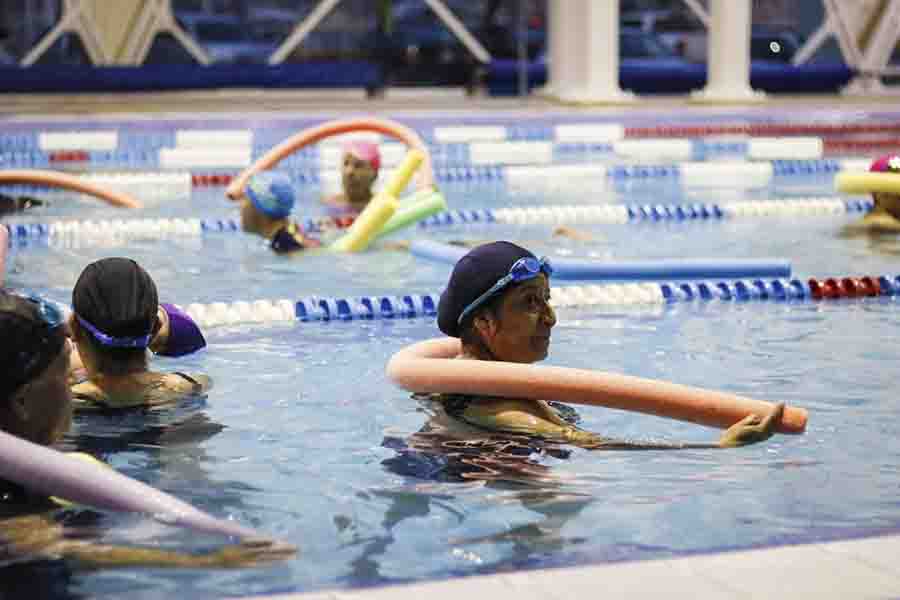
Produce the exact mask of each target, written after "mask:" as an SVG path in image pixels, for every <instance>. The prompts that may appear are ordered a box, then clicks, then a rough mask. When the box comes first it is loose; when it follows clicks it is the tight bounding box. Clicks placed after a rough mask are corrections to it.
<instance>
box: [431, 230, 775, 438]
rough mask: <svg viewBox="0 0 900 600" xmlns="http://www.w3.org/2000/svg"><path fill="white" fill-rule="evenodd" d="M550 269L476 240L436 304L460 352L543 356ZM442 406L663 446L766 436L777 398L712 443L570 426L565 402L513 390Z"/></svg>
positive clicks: (500, 425) (513, 358)
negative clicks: (520, 395)
mask: <svg viewBox="0 0 900 600" xmlns="http://www.w3.org/2000/svg"><path fill="white" fill-rule="evenodd" d="M552 274H553V269H552V267H551V265H550V262H549V261H548V260H547V259H546V258H540V259H538V258H537V257H536V256H535V255H534V254H532V253H531V252H529V251H528V250H526V249H525V248H522V247H520V246H517V245H515V244H513V243H511V242H502V241H501V242H492V243H489V244H484V245H482V246H478V247H476V248H474V249H473V250H471V251H470V252H469V253H468V254H466V255H465V256H463V257H462V258H461V259H460V260H459V262H457V263H456V266H455V267H454V269H453V273H452V274H451V276H450V281H449V282H448V283H447V289H446V290H445V291H444V293H443V294H441V299H440V303H439V304H438V327H439V328H440V330H441V331H442V332H444V333H445V334H447V335H449V336H451V337H457V338H460V341H461V342H462V352H461V354H460V356H459V358H460V359H468V360H500V361H508V362H516V363H533V362H537V361H540V360H543V359H544V358H546V357H547V352H548V350H549V347H550V335H551V331H552V329H553V327H554V325H556V313H555V312H554V311H553V308H552V307H551V306H550V277H551V276H552ZM435 399H437V400H438V401H440V402H441V403H442V404H443V407H444V410H445V412H447V414H449V415H450V416H453V417H455V418H457V419H459V420H461V421H463V422H465V423H467V424H469V425H473V426H476V427H480V428H482V429H487V430H491V431H501V432H508V433H513V434H526V435H533V436H537V437H541V438H545V439H548V440H552V441H563V442H568V443H571V444H575V445H578V446H582V447H585V448H598V449H600V448H607V449H614V448H621V449H667V448H698V447H699V448H708V447H731V446H741V445H745V444H750V443H754V442H758V441H761V440H765V439H767V438H769V437H771V435H772V433H773V431H774V428H775V426H776V425H777V424H778V422H779V421H780V419H781V414H782V412H783V410H784V405H777V406H776V407H775V408H774V409H773V410H772V412H771V413H770V414H768V415H766V416H765V417H760V416H756V415H750V416H749V417H747V418H746V419H743V420H742V421H740V422H738V423H737V424H735V425H733V426H732V427H730V428H729V429H728V430H726V431H725V432H724V433H723V434H722V436H721V438H720V439H719V441H718V442H717V443H715V444H680V443H672V444H659V443H646V444H645V443H640V442H627V441H619V440H613V439H608V438H604V437H601V436H599V435H597V434H594V433H591V432H588V431H585V430H583V429H580V428H578V427H576V426H575V425H574V424H573V421H577V416H576V417H574V418H573V416H572V415H573V414H574V411H573V410H572V409H570V408H569V407H567V406H563V405H558V404H555V403H548V402H545V401H532V400H523V399H513V398H494V397H474V396H465V395H461V394H450V395H448V394H444V395H439V396H438V397H437V398H435Z"/></svg>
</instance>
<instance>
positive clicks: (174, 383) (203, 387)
mask: <svg viewBox="0 0 900 600" xmlns="http://www.w3.org/2000/svg"><path fill="white" fill-rule="evenodd" d="M211 387H212V380H211V379H210V377H209V376H207V375H203V374H199V373H191V374H188V373H181V372H176V373H142V374H141V376H140V377H139V378H137V379H136V380H135V381H133V382H132V385H131V386H129V387H128V389H118V390H109V389H104V387H103V386H100V385H97V384H96V383H95V382H93V381H85V382H83V383H80V384H78V385H75V386H72V402H73V404H74V406H75V409H76V410H105V409H120V408H137V407H141V406H155V405H158V404H168V403H171V402H178V401H179V400H182V399H184V398H187V397H189V396H195V395H199V394H204V393H206V392H207V391H209V389H210V388H211Z"/></svg>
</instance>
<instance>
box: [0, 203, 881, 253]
mask: <svg viewBox="0 0 900 600" xmlns="http://www.w3.org/2000/svg"><path fill="white" fill-rule="evenodd" d="M871 209H872V201H871V200H865V199H849V200H844V199H841V198H804V199H798V200H757V201H749V202H734V203H729V204H654V205H649V204H645V205H633V204H629V205H622V204H617V205H603V206H591V205H570V206H561V205H559V206H537V207H510V208H495V209H492V208H482V209H473V210H451V211H446V212H442V213H439V214H437V215H434V216H432V217H429V218H427V219H425V220H423V221H421V222H419V227H421V228H433V227H442V226H453V225H464V224H468V225H471V224H486V223H491V224H494V223H495V224H507V225H537V224H555V225H567V224H568V225H574V224H578V225H601V224H617V223H622V224H624V223H644V222H660V221H721V220H726V219H739V218H756V217H784V218H789V217H799V216H831V215H844V214H849V213H862V212H868V211H870V210H871ZM327 221H328V218H327V217H307V218H303V219H299V220H298V222H299V223H300V224H301V225H302V226H303V227H304V228H305V229H306V230H307V231H317V230H319V229H321V228H322V226H323V223H326V222H327ZM6 226H7V227H8V229H9V233H10V243H12V242H14V241H16V242H25V241H33V240H43V239H50V238H79V239H90V238H110V237H141V238H152V237H177V236H185V237H187V236H195V237H196V236H201V235H205V234H212V233H229V232H238V231H241V225H240V222H239V221H238V220H236V219H177V218H176V219H109V220H98V221H90V220H84V221H79V220H61V221H54V222H50V223H15V222H13V223H7V224H6Z"/></svg>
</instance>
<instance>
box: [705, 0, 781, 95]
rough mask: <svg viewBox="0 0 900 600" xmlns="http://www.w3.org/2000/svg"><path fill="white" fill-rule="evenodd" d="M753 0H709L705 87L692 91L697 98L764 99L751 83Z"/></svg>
mask: <svg viewBox="0 0 900 600" xmlns="http://www.w3.org/2000/svg"><path fill="white" fill-rule="evenodd" d="M750 12H751V0H710V29H709V32H708V35H709V43H708V44H707V50H706V52H707V59H706V67H707V69H706V70H707V79H706V87H705V88H704V89H703V90H700V91H699V92H695V93H694V94H692V97H693V99H694V100H696V101H698V102H761V101H763V100H765V94H764V93H762V92H757V91H755V90H753V89H752V88H751V87H750Z"/></svg>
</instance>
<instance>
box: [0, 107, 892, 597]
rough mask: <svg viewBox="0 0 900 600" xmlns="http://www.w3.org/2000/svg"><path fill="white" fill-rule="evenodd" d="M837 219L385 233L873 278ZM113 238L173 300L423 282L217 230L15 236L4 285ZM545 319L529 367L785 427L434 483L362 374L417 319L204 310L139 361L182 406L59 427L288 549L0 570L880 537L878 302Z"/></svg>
mask: <svg viewBox="0 0 900 600" xmlns="http://www.w3.org/2000/svg"><path fill="white" fill-rule="evenodd" d="M795 117H796V115H795ZM851 117H852V115H848V119H849V118H851ZM831 186H832V183H831V178H830V177H829V176H824V175H823V176H811V177H805V178H792V179H789V180H782V181H778V182H777V183H776V186H773V187H769V188H766V189H749V190H746V189H742V188H741V186H739V185H735V186H729V187H727V188H712V189H689V188H682V187H679V186H676V185H673V184H672V182H671V181H666V180H659V181H641V182H631V183H628V182H626V183H622V184H619V185H608V183H605V182H592V181H589V180H588V181H573V182H571V185H568V186H560V187H559V189H557V190H555V191H553V192H549V193H546V192H540V191H538V190H531V191H528V192H521V191H517V192H510V191H508V190H507V189H505V188H504V187H502V186H498V185H490V184H469V185H463V184H457V185H451V186H447V187H446V188H444V192H445V195H446V196H447V198H448V200H449V201H450V202H451V204H452V205H453V206H454V207H455V208H483V207H501V206H508V205H528V204H541V203H543V204H567V203H597V204H600V203H622V202H629V203H631V202H636V203H644V202H654V203H659V202H672V203H681V202H719V201H721V202H729V201H738V200H742V199H751V198H763V197H789V196H797V197H801V196H810V195H821V196H827V195H832V194H833V190H832V187H831ZM304 197H305V203H304V205H303V206H301V207H299V208H298V209H297V211H296V212H298V213H300V214H304V215H306V214H315V213H317V212H321V209H320V208H319V207H317V206H316V205H315V204H314V201H313V193H312V192H307V193H306V194H305V195H304ZM53 198H55V199H56V201H54V202H53V203H52V205H51V206H49V207H47V208H44V209H41V210H40V211H39V212H38V213H36V214H34V215H33V216H32V217H30V218H31V219H33V220H37V221H42V222H47V221H52V220H53V219H57V218H63V217H73V216H74V217H77V218H80V219H87V218H101V217H103V216H108V211H107V210H106V209H103V208H99V207H97V206H96V205H95V204H94V203H92V202H89V201H79V200H75V199H72V198H69V197H66V196H63V195H54V196H53ZM145 215H146V216H151V217H156V216H165V217H185V216H194V217H233V216H235V213H234V209H233V207H232V206H231V205H229V204H228V203H226V202H225V201H224V200H222V196H221V190H220V189H219V190H197V191H195V193H194V194H193V196H192V197H191V198H190V200H189V201H183V200H182V201H171V202H166V201H165V199H163V201H161V202H158V203H156V204H155V206H153V207H150V208H148V209H147V210H146V211H145V213H144V215H142V216H145ZM852 218H853V217H852V216H822V217H806V218H804V220H798V219H796V218H795V219H793V220H790V219H784V218H755V219H745V220H741V221H729V222H700V223H697V222H686V223H645V224H627V225H602V226H601V225H597V226H587V227H581V229H583V230H585V231H587V232H589V233H590V234H591V235H592V236H593V239H591V240H590V241H586V242H576V241H572V240H560V239H556V238H554V237H553V236H552V235H551V229H552V227H551V226H549V225H529V226H512V225H504V226H498V225H492V226H488V225H480V226H464V227H455V228H447V229H430V230H427V232H425V231H421V232H420V231H416V230H413V231H412V232H411V233H413V234H415V235H427V236H429V237H432V238H435V239H500V238H507V239H513V240H525V241H527V242H528V245H529V246H531V247H532V248H533V249H534V250H535V251H536V252H538V253H545V254H548V255H550V256H551V257H552V256H566V257H569V256H581V257H594V258H596V259H598V260H614V259H634V258H662V257H665V258H672V257H735V258H754V257H783V258H789V259H791V260H792V262H793V265H794V273H795V275H796V276H799V277H808V276H815V277H824V276H832V275H837V276H844V275H864V274H874V275H880V274H889V275H896V274H897V269H896V264H897V254H898V252H900V245H898V244H896V243H894V242H893V241H892V240H879V241H869V240H865V239H863V240H855V239H844V238H841V237H839V236H838V235H837V232H838V230H839V229H840V227H841V225H843V224H845V223H847V222H849V220H850V219H852ZM400 237H402V236H400ZM123 254H124V255H128V256H131V257H133V258H135V259H136V260H138V261H139V262H140V263H141V264H143V265H144V266H145V267H146V268H147V269H148V271H149V272H150V273H151V274H152V275H153V277H154V278H155V280H156V282H157V285H158V287H159V289H160V296H161V298H163V299H165V300H167V301H173V302H176V303H179V304H182V305H186V304H189V303H192V302H202V303H210V302H216V301H225V302H231V301H235V300H241V299H243V300H255V299H261V298H265V299H275V298H292V299H298V298H301V297H304V296H310V295H329V296H331V295H340V296H354V295H364V294H365V295H370V294H372V295H374V294H391V295H397V294H401V293H425V292H434V291H439V290H440V289H441V287H442V285H443V284H444V283H445V282H446V278H447V276H448V274H449V267H448V266H446V265H439V264H432V263H427V262H422V261H421V260H417V259H415V258H413V257H411V256H410V255H408V254H407V253H404V252H396V251H395V252H386V251H385V252H379V253H378V254H377V255H373V254H364V255H359V256H338V257H333V256H329V257H323V256H318V257H317V256H310V257H305V258H303V259H285V258H280V257H276V256H274V255H272V254H271V253H270V252H269V251H268V250H267V249H266V248H265V246H264V244H262V243H261V242H259V241H257V240H256V239H253V238H250V237H248V236H244V235H242V234H233V233H232V234H216V235H209V236H206V237H200V238H179V239H168V240H165V241H159V240H153V239H145V240H141V239H136V240H130V241H128V242H127V243H126V242H122V241H112V242H110V241H107V242H104V243H100V242H98V241H97V240H90V241H88V240H82V241H80V242H75V241H69V242H59V243H57V242H52V243H50V244H40V243H37V244H29V245H27V246H25V247H22V248H18V249H16V251H15V252H14V254H13V256H12V269H13V270H12V272H11V274H10V275H9V276H8V279H9V280H10V281H11V283H13V284H15V285H21V286H25V287H30V288H33V289H35V290H37V291H39V292H42V293H45V294H46V295H48V296H50V297H52V298H54V299H56V300H59V301H64V302H67V301H68V293H69V291H70V290H71V288H72V285H73V284H74V282H75V279H76V278H77V276H78V273H79V272H80V270H81V268H82V267H83V266H84V265H85V264H87V263H88V262H90V261H92V260H96V259H97V258H100V257H103V256H111V255H123ZM376 256H377V260H376V259H375V258H376ZM558 314H559V324H558V325H557V327H556V328H555V329H554V332H553V342H552V346H551V353H550V357H549V359H548V361H547V362H548V363H550V364H555V365H566V366H572V367H580V368H592V369H603V370H610V371H616V372H623V373H628V374H632V375H638V376H642V377H650V378H659V379H665V380H670V381H676V382H679V383H684V384H690V385H697V386H702V387H708V388H713V389H722V390H728V391H731V392H735V393H739V394H744V395H748V396H751V397H756V398H760V399H766V400H772V401H776V400H783V401H786V402H788V403H789V404H793V405H797V406H802V407H805V408H807V409H808V410H809V412H810V421H809V427H808V430H807V432H806V434H805V435H801V436H778V437H775V438H773V439H772V440H770V441H769V442H766V443H761V444H758V445H755V446H752V447H748V448H743V449H737V450H725V451H713V450H690V451H678V452H657V451H654V452H590V451H585V450H581V449H577V448H574V449H562V450H561V451H553V452H549V453H547V454H544V455H538V454H533V455H531V456H527V457H522V456H520V457H517V458H508V459H507V460H504V461H502V462H501V464H499V465H495V467H496V470H497V471H498V472H499V474H497V473H495V474H494V475H492V476H490V477H488V476H486V475H485V471H484V470H483V469H482V470H481V471H478V470H476V471H474V475H473V476H470V477H468V478H465V479H462V480H460V478H458V477H454V476H453V475H454V473H456V474H458V473H459V470H460V464H459V462H460V461H459V460H458V459H454V456H451V455H452V454H454V453H453V452H451V451H449V450H447V449H446V446H444V447H441V446H440V445H439V444H437V445H436V446H435V447H431V448H430V450H429V451H420V452H414V451H411V450H410V448H409V446H410V444H412V443H414V442H413V441H412V440H416V439H421V438H420V437H419V438H417V437H415V435H414V434H416V433H417V432H419V431H420V430H421V429H422V428H423V426H425V425H426V423H428V422H429V421H430V419H431V415H430V414H429V412H428V410H427V408H426V407H423V406H421V405H419V404H417V403H416V402H415V401H413V400H412V399H410V397H409V395H408V394H407V393H405V392H403V391H401V390H399V389H398V388H396V387H394V386H393V385H391V384H390V383H389V382H388V381H387V380H386V378H385V375H384V365H385V363H386V362H387V360H388V359H389V357H390V356H391V354H392V353H393V352H395V351H397V350H399V349H400V348H402V347H403V346H405V345H406V344H409V343H411V342H414V341H418V340H422V339H425V338H428V337H434V336H436V335H438V332H437V328H436V325H435V323H434V319H431V318H416V319H410V320H406V319H397V320H381V321H353V322H349V323H345V322H331V323H295V324H276V325H258V324H257V325H235V326H227V327H217V328H213V329H210V330H208V331H207V339H208V341H209V348H208V350H206V351H204V352H202V353H200V354H198V355H196V356H193V357H188V358H184V359H177V360H173V359H156V361H155V364H156V365H157V366H158V367H159V368H160V369H166V370H183V371H200V372H205V373H208V374H210V375H211V376H212V378H213V380H214V382H215V387H214V388H213V390H212V392H211V393H210V394H209V397H208V398H207V399H206V400H205V401H195V402H192V403H189V404H185V405H182V406H178V407H172V408H166V409H160V410H158V411H153V412H152V413H149V414H139V415H135V414H131V415H125V416H118V417H109V416H107V417H84V418H79V419H78V420H77V422H76V427H75V430H74V431H73V432H72V434H71V435H70V436H69V438H68V440H67V444H68V445H69V446H74V447H79V448H82V449H87V450H91V451H94V452H96V453H98V454H101V455H102V456H103V458H104V459H106V460H107V461H108V462H109V463H110V464H111V465H113V466H114V467H115V468H116V469H117V470H119V471H121V472H124V473H126V474H128V475H131V476H133V477H136V478H138V479H141V480H142V481H146V482H148V483H151V484H152V485H155V486H157V487H159V488H161V489H163V490H166V491H168V492H170V493H173V494H175V495H176V496H178V497H180V498H182V499H185V500H187V501H190V502H192V503H193V504H195V505H197V506H199V507H201V508H203V509H205V510H207V511H209V512H212V513H213V514H215V515H217V516H223V517H228V518H233V519H235V520H237V521H240V522H242V523H245V524H248V525H250V526H253V527H256V528H258V529H260V530H262V531H265V532H268V533H270V534H272V535H274V536H276V537H279V538H282V539H286V540H288V541H290V542H293V543H295V544H297V545H298V546H299V548H300V554H299V555H298V556H297V557H296V558H294V559H292V560H290V561H288V562H286V563H283V564H278V565H274V566H270V567H264V568H258V569H247V570H238V571H207V570H190V571H181V572H174V571H166V570H158V569H125V570H119V571H99V572H81V571H73V570H71V569H70V568H69V567H68V566H66V565H64V564H61V563H57V562H36V563H30V564H27V565H24V566H23V565H21V564H20V565H13V566H7V567H5V568H2V569H0V578H2V580H4V581H12V580H16V581H18V582H19V584H20V585H21V586H24V587H22V588H21V589H23V590H26V591H28V592H30V593H31V594H32V595H37V594H39V593H45V594H46V595H47V596H48V597H60V598H63V597H71V598H77V597H95V596H100V595H105V594H120V595H124V594H126V593H127V595H128V597H131V598H142V597H148V598H149V597H159V596H160V595H162V594H164V593H175V594H178V595H179V596H180V597H188V598H197V599H200V598H208V597H209V598H212V597H220V596H222V595H254V594H262V593H277V592H287V591H307V590H314V589H322V588H341V587H357V586H371V585H380V584H385V583H393V582H407V581H414V580H421V579H434V578H444V577H453V576H459V575H467V574H475V573H493V572H501V571H506V570H510V569H523V568H534V567H544V566H558V565H572V564H585V563H596V562H607V561H620V560H635V559H647V558H656V557H665V556H672V555H682V554H689V553H697V552H708V551H715V550H721V549H731V548H748V547H755V546H761V545H772V544H783V543H797V542H803V541H810V540H822V539H832V538H842V537H851V536H859V535H866V534H871V533H879V532H885V531H896V530H897V529H898V528H900V502H898V500H897V498H898V491H900V489H898V488H900V467H898V465H900V444H898V442H897V440H898V439H900V419H898V417H900V407H898V405H897V402H896V394H895V385H894V383H895V382H894V379H895V377H894V376H893V375H894V374H895V373H896V368H895V367H894V365H895V364H896V361H897V360H898V359H900V350H898V348H897V346H896V344H894V343H892V342H893V340H894V339H896V336H897V335H898V333H900V320H898V319H897V316H896V315H897V309H896V306H895V301H894V300H891V299H887V300H883V299H869V300H863V301H838V302H830V303H819V304H815V303H791V304H784V303H774V302H756V303H741V304H737V303H727V304H726V303H721V302H710V303H693V304H676V305H671V306H662V307H658V306H653V307H608V308H602V307H590V308H582V309H577V308H563V309H560V310H559V312H558ZM579 413H580V415H581V418H582V420H583V421H582V424H583V426H584V427H585V428H587V429H590V430H594V431H598V432H601V433H603V434H605V435H608V436H613V437H620V438H628V439H665V440H673V441H675V440H682V441H711V440H714V439H715V438H716V436H717V433H716V432H715V431H714V430H711V429H705V428H702V427H698V426H694V425H688V424H682V423H677V422H673V421H667V420H662V419H656V418H652V417H648V416H641V415H636V414H630V413H624V412H617V411H607V410H601V409H597V408H588V407H585V408H582V409H580V410H579ZM411 436H413V437H412V439H411ZM479 472H480V473H481V475H479V474H478V473H479ZM488 479H496V480H495V481H487V480H488ZM69 518H70V519H71V520H72V522H73V523H76V524H80V525H84V526H87V527H89V528H90V529H89V531H90V533H91V534H92V535H96V536H98V538H99V539H102V540H103V541H104V542H110V543H129V544H150V545H156V546H163V547H168V548H179V549H184V550H198V551H199V550H205V549H209V548H212V547H215V546H216V545H218V544H219V543H221V541H222V540H220V539H218V538H216V537H215V536H198V535H197V534H195V533H192V532H183V531H177V530H172V529H169V528H166V527H164V526H162V525H158V524H155V523H153V522H152V521H150V520H149V519H147V518H143V517H140V516H132V515H112V514H102V515H97V514H94V513H91V512H90V511H86V510H82V511H73V513H72V514H71V515H70V516H69ZM4 572H5V573H4ZM29 574H31V575H32V576H29Z"/></svg>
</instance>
